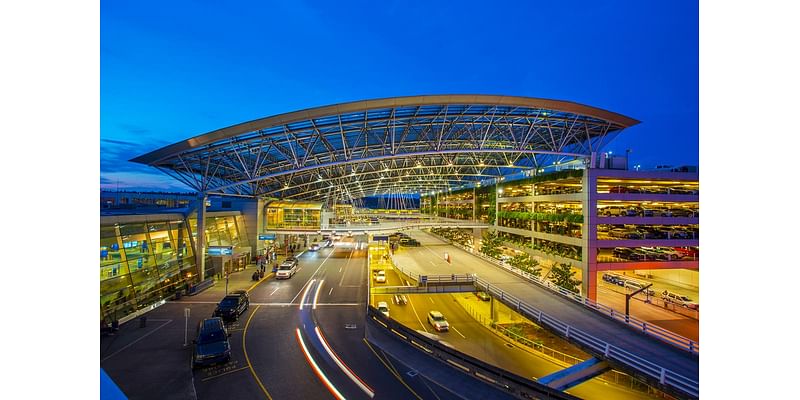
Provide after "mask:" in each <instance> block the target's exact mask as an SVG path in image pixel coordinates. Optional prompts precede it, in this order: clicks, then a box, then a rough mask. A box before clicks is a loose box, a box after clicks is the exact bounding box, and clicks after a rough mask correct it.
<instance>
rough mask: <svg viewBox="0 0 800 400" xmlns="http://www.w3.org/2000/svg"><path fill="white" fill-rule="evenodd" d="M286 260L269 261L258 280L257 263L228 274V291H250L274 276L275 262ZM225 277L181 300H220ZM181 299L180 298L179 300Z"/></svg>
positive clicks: (223, 291) (279, 257) (284, 258)
mask: <svg viewBox="0 0 800 400" xmlns="http://www.w3.org/2000/svg"><path fill="white" fill-rule="evenodd" d="M303 253H304V252H302V251H301V252H300V253H298V254H296V255H295V257H299V256H300V255H301V254H303ZM284 260H286V256H278V259H277V261H274V262H271V263H267V266H266V268H265V269H264V277H263V278H262V279H259V280H258V282H256V281H254V280H253V272H254V271H257V270H258V267H256V264H247V265H246V266H245V268H244V269H243V270H241V271H237V272H234V273H231V274H230V275H229V276H228V282H227V283H228V291H227V293H230V292H233V291H235V290H246V291H248V292H250V290H252V289H254V288H255V287H256V286H257V285H259V284H260V283H261V282H264V281H265V280H267V279H269V278H272V277H273V276H274V274H273V273H272V266H273V265H274V264H276V263H277V264H279V265H280V263H282V262H283V261H284ZM225 293H226V292H225V278H222V279H216V278H215V282H214V286H211V287H210V288H208V289H206V290H204V291H202V292H200V293H198V294H196V295H194V296H183V297H181V300H183V299H186V300H192V301H213V302H218V301H220V300H221V299H222V298H223V297H225ZM178 301H180V300H178Z"/></svg>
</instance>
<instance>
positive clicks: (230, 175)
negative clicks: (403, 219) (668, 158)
mask: <svg viewBox="0 0 800 400" xmlns="http://www.w3.org/2000/svg"><path fill="white" fill-rule="evenodd" d="M638 122H639V121H636V120H634V119H632V118H628V117H625V116H623V115H619V114H616V113H612V112H609V111H605V110H601V109H597V108H593V107H589V106H585V105H581V104H577V103H572V102H565V101H556V100H546V99H536V98H528V97H511V96H488V95H436V96H414V97H395V98H388V99H378V100H367V101H356V102H350V103H342V104H336V105H331V106H325V107H317V108H312V109H307V110H302V111H296V112H291V113H286V114H281V115H277V116H272V117H267V118H263V119H259V120H255V121H250V122H245V123H242V124H239V125H234V126H231V127H228V128H223V129H219V130H216V131H213V132H209V133H206V134H203V135H200V136H196V137H194V138H191V139H187V140H185V141H181V142H178V143H175V144H172V145H169V146H166V147H164V148H161V149H158V150H155V151H152V152H150V153H148V154H145V155H142V156H139V157H136V158H134V159H133V160H131V161H134V162H138V163H142V164H147V165H150V166H153V167H156V168H158V169H159V170H161V171H163V172H164V173H166V174H168V175H170V176H172V177H174V178H175V179H177V180H179V181H181V182H183V183H185V184H186V185H188V186H189V187H191V188H193V189H195V190H197V191H198V192H203V193H209V194H213V193H221V194H233V195H244V196H253V197H280V198H287V199H292V198H296V199H306V200H316V201H325V202H326V203H329V202H336V201H342V200H345V201H349V200H351V199H356V198H361V197H365V196H370V195H380V194H387V193H393V194H397V193H424V192H430V191H435V190H447V189H448V188H450V189H452V188H454V187H458V186H461V185H464V184H467V183H473V182H476V181H481V180H486V179H489V178H496V177H500V176H504V175H508V174H510V173H514V172H519V171H520V170H526V169H534V170H537V169H539V168H542V167H544V166H547V165H549V164H551V163H553V162H555V161H558V160H566V159H574V158H583V157H587V156H589V155H590V154H591V153H592V152H599V151H600V150H601V149H602V147H603V146H604V145H605V144H607V142H608V141H609V140H610V139H611V138H613V137H614V136H615V135H616V134H618V133H619V132H620V131H622V130H623V129H625V128H627V127H630V126H632V125H635V124H637V123H638Z"/></svg>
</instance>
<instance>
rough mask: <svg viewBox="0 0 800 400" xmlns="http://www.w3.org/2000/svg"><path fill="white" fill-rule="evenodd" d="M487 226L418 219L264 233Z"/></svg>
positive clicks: (359, 231)
mask: <svg viewBox="0 0 800 400" xmlns="http://www.w3.org/2000/svg"><path fill="white" fill-rule="evenodd" d="M488 227H489V225H488V224H486V223H483V222H477V221H466V220H458V219H449V218H438V219H419V220H413V221H392V222H382V223H377V224H331V225H327V226H323V227H321V228H319V229H317V228H297V227H285V228H265V229H264V231H265V232H269V233H285V234H294V235H310V234H332V233H347V232H351V233H354V234H360V233H365V232H368V233H392V232H397V231H402V230H408V229H424V228H488Z"/></svg>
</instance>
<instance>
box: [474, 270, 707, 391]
mask: <svg viewBox="0 0 800 400" xmlns="http://www.w3.org/2000/svg"><path fill="white" fill-rule="evenodd" d="M476 286H477V287H478V288H482V289H483V290H484V291H486V292H487V293H489V294H490V295H491V296H493V297H494V298H495V300H499V301H501V302H502V303H503V304H505V305H507V306H509V307H511V308H513V309H515V310H516V311H517V312H519V313H520V314H521V315H523V316H525V317H526V318H528V319H530V320H531V321H536V322H537V323H538V324H539V325H541V326H544V327H547V328H548V329H549V330H550V331H551V332H553V333H556V334H558V335H559V336H562V337H564V338H565V339H568V340H570V341H571V342H573V343H575V344H578V345H579V346H581V347H582V348H583V349H585V350H586V351H588V352H590V353H592V354H594V355H596V356H599V357H601V358H603V359H605V360H610V361H615V362H617V363H618V364H621V365H624V366H627V367H628V368H630V369H633V370H634V371H638V372H639V373H641V374H643V375H644V377H645V378H646V379H648V380H650V381H653V382H657V383H658V384H659V385H661V386H662V387H665V388H673V389H676V390H678V391H679V392H681V393H684V394H687V395H689V396H691V397H695V398H696V397H698V396H699V390H700V388H699V383H698V382H697V381H694V380H691V379H689V378H687V377H685V376H683V375H680V374H678V373H675V372H673V371H671V370H668V369H666V368H664V367H661V366H659V365H658V364H655V363H653V362H651V361H648V360H645V359H643V358H641V357H639V356H636V355H634V354H631V353H628V352H627V351H625V350H622V349H620V348H618V347H616V346H613V345H611V344H609V343H607V342H605V341H603V340H601V339H598V338H596V337H594V336H592V335H589V334H588V333H586V332H583V331H581V330H580V329H577V328H574V327H572V326H570V325H568V324H566V323H564V322H561V321H560V320H558V319H556V318H554V317H552V316H550V315H548V314H546V313H544V312H542V311H541V310H539V309H537V308H535V307H532V306H530V305H528V304H526V303H523V302H522V301H521V300H520V299H518V298H517V297H515V296H513V295H511V294H508V293H505V292H504V291H502V290H500V289H498V288H496V287H493V286H492V285H491V284H490V283H489V282H487V281H485V280H483V279H481V278H478V279H477V280H476Z"/></svg>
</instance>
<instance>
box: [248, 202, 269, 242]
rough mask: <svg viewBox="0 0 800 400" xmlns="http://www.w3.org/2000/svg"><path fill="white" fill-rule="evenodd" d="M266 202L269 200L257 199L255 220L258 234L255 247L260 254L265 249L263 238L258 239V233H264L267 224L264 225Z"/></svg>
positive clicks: (256, 233)
mask: <svg viewBox="0 0 800 400" xmlns="http://www.w3.org/2000/svg"><path fill="white" fill-rule="evenodd" d="M266 203H267V202H266V201H264V199H258V201H256V208H257V210H256V220H255V223H256V232H255V235H256V247H255V249H256V254H258V255H260V254H261V253H262V251H263V250H264V241H263V240H258V235H259V234H261V233H264V228H265V226H264V206H265V205H266ZM248 226H249V225H248Z"/></svg>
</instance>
